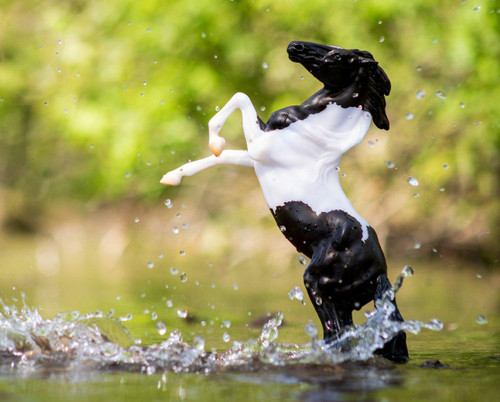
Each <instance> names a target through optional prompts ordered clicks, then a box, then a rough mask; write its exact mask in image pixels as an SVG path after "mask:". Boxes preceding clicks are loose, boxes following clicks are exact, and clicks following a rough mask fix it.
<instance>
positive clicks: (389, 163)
mask: <svg viewBox="0 0 500 402" xmlns="http://www.w3.org/2000/svg"><path fill="white" fill-rule="evenodd" d="M384 163H385V166H387V168H388V169H394V166H396V165H395V164H394V162H391V161H389V160H387V161H385V162H384Z"/></svg>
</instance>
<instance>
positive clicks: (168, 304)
mask: <svg viewBox="0 0 500 402" xmlns="http://www.w3.org/2000/svg"><path fill="white" fill-rule="evenodd" d="M165 304H166V305H167V307H168V308H172V307H173V306H174V303H172V300H167V302H166V303H165Z"/></svg>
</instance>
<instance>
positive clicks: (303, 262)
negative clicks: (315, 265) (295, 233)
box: [299, 256, 307, 265]
mask: <svg viewBox="0 0 500 402" xmlns="http://www.w3.org/2000/svg"><path fill="white" fill-rule="evenodd" d="M299 262H300V263H301V264H302V265H306V264H307V260H306V259H305V258H304V257H302V256H300V257H299Z"/></svg>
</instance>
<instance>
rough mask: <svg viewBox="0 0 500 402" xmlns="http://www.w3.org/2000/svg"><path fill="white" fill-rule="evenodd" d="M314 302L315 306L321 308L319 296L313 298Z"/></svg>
mask: <svg viewBox="0 0 500 402" xmlns="http://www.w3.org/2000/svg"><path fill="white" fill-rule="evenodd" d="M314 302H315V303H316V305H317V306H321V305H322V304H323V299H322V298H321V297H320V296H316V297H315V298H314Z"/></svg>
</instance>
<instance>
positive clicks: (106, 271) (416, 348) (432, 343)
mask: <svg viewBox="0 0 500 402" xmlns="http://www.w3.org/2000/svg"><path fill="white" fill-rule="evenodd" d="M44 241H45V240H40V239H37V238H31V237H29V238H20V239H17V240H15V241H14V243H9V244H6V243H5V240H4V241H3V243H0V246H2V249H3V250H4V251H5V250H10V251H11V253H10V254H9V253H8V252H7V253H5V252H4V253H2V255H1V256H0V263H1V264H2V267H7V268H9V267H10V268H11V269H5V270H4V271H3V275H4V280H3V281H2V288H1V293H2V299H3V300H4V303H5V306H4V310H3V311H2V314H3V319H2V328H1V334H2V336H4V335H5V334H6V333H7V332H8V331H7V327H9V325H10V329H11V330H12V328H13V327H15V331H14V332H15V334H14V335H13V334H12V331H11V332H10V333H9V335H8V336H7V338H5V337H4V338H2V340H1V341H0V343H1V344H2V345H3V346H6V345H7V344H8V343H9V340H10V341H12V340H13V341H14V344H13V345H11V347H10V348H9V347H4V348H3V354H2V357H1V363H0V397H1V398H2V399H7V400H9V399H11V400H48V399H51V400H67V399H68V397H71V399H72V400H105V399H106V400H109V399H118V400H156V399H185V400H200V399H201V400H232V399H237V400H256V399H263V400H268V399H283V400H290V399H305V400H351V399H353V400H365V399H366V400H399V399H409V400H429V399H439V400H489V399H494V398H496V395H497V392H498V390H499V386H498V384H500V347H499V346H500V345H499V339H500V337H499V332H500V328H499V325H498V322H499V321H498V318H499V314H498V304H499V295H498V284H499V277H498V275H497V274H495V273H494V272H492V271H488V270H486V269H485V268H484V267H480V266H477V267H470V266H468V267H463V266H460V265H457V264H456V263H454V262H452V261H443V259H442V258H441V257H438V256H437V259H436V260H435V261H429V262H426V263H425V264H424V263H422V262H419V261H417V262H416V264H415V263H414V261H405V263H407V262H410V263H411V264H412V265H414V268H415V275H414V276H413V277H411V278H408V279H406V281H405V283H404V285H403V287H402V289H401V290H400V291H399V292H398V294H397V298H398V304H399V306H400V309H401V311H402V312H403V315H404V316H405V318H406V319H407V320H421V321H423V322H430V320H431V319H432V318H434V317H436V318H438V319H440V320H442V321H443V323H444V328H443V330H442V331H438V332H436V331H428V330H426V329H424V330H422V331H421V332H420V333H419V334H418V335H413V334H409V336H408V346H409V351H410V357H411V360H410V362H409V363H408V364H405V365H399V364H394V363H392V362H388V361H386V360H384V359H381V358H378V357H376V358H373V357H371V355H372V352H373V349H374V348H375V346H374V345H372V347H370V346H367V344H366V343H365V344H362V343H359V345H360V349H356V348H354V351H353V350H351V351H346V350H345V348H344V353H338V352H335V351H332V350H325V346H324V345H322V343H321V342H320V341H316V340H315V341H311V335H312V334H314V325H316V326H318V327H319V323H318V322H317V320H316V318H315V314H314V311H313V309H312V306H311V304H310V302H309V300H306V301H305V304H303V303H301V301H300V300H297V295H299V294H300V293H297V291H296V290H294V289H295V287H296V286H298V287H299V289H301V288H302V284H301V283H300V280H301V277H302V271H303V268H304V265H302V263H301V262H300V261H299V259H298V258H297V255H295V254H294V253H290V257H289V258H288V259H285V260H284V263H282V264H281V265H282V266H279V267H276V266H272V265H270V264H269V262H268V261H267V260H266V258H265V257H266V256H263V255H259V254H255V257H254V258H252V259H248V260H239V261H237V262H236V263H235V262H231V261H230V262H229V263H228V262H227V261H224V260H223V259H220V258H219V257H218V256H208V257H207V256H201V257H200V256H196V255H193V253H192V249H190V248H189V244H186V245H185V246H184V245H183V246H182V247H185V249H186V255H181V253H180V252H179V249H181V247H180V246H178V245H177V244H172V245H170V248H169V249H168V250H166V251H165V247H164V245H157V244H154V242H149V243H147V242H144V243H143V242H137V243H136V244H140V245H141V246H140V247H139V248H137V246H134V247H132V248H131V249H129V250H126V251H125V252H124V255H123V256H122V258H121V259H120V260H119V262H118V263H116V262H115V264H110V259H109V258H111V257H110V256H109V255H108V256H107V257H106V256H104V257H106V258H107V259H106V258H104V257H103V255H102V248H101V251H100V252H101V255H100V258H101V259H99V258H98V257H99V254H98V252H99V248H98V247H92V243H91V242H92V240H91V239H89V240H87V241H88V242H89V244H86V245H85V246H84V247H83V248H82V250H83V251H84V255H83V254H79V253H78V252H77V251H75V250H68V249H64V247H63V246H61V244H66V243H65V242H67V237H66V238H65V242H63V243H60V244H58V243H57V242H56V243H54V244H53V245H52V246H54V247H55V248H53V249H52V252H54V250H56V249H57V250H59V251H58V253H59V254H58V257H59V265H54V264H53V265H52V269H53V270H54V272H53V273H51V272H52V271H50V267H51V265H50V261H52V262H53V261H56V259H55V258H54V254H52V257H51V254H50V250H51V249H50V247H51V246H50V245H48V244H47V243H44ZM184 244H185V243H184ZM6 245H8V246H9V247H5V246H6ZM108 246H109V244H108ZM66 247H68V248H70V247H69V246H67V245H66ZM20 249H22V250H33V251H32V253H31V255H30V253H24V254H20V253H18V252H17V251H18V250H20ZM95 250H97V251H95ZM161 251H163V252H164V253H165V255H163V256H161V255H160V252H161ZM70 252H72V253H73V254H71V253H70ZM94 252H95V254H93V253H94ZM44 253H45V254H44ZM68 255H70V256H71V257H72V258H68ZM75 256H77V257H79V258H76V259H75ZM438 258H439V259H438ZM151 263H152V264H151ZM151 265H153V267H151ZM403 265H404V264H401V263H399V262H394V261H392V262H391V263H390V266H391V267H394V268H393V269H392V271H391V272H390V276H391V278H392V279H394V278H395V276H396V275H397V274H398V273H399V272H398V271H401V268H402V266H403ZM172 266H175V267H176V268H177V269H176V270H172V269H171V267H172ZM398 267H399V268H398ZM14 268H15V269H14ZM55 268H57V270H56V269H55ZM172 272H174V274H173V273H172ZM183 273H185V274H186V275H185V276H182V274H183ZM262 278H265V281H263V279H262ZM13 287H14V288H13ZM292 290H294V291H292ZM290 291H292V292H291V294H292V296H294V297H293V299H291V298H290V297H289V292H290ZM22 292H24V293H26V301H25V307H24V310H23V305H24V304H23V301H22ZM13 298H15V299H17V301H16V300H13ZM299 299H300V297H299ZM14 305H15V306H16V309H17V310H15V309H13V306H14ZM26 306H29V307H26ZM382 307H383V306H382ZM5 309H6V310H5ZM98 309H101V310H102V311H104V313H102V312H100V311H96V310H98ZM77 310H78V311H80V313H78V312H76V311H77ZM110 310H113V311H110ZM372 310H373V306H367V307H366V308H364V309H363V313H365V314H359V316H357V317H356V320H355V321H356V322H357V324H358V325H359V327H358V329H357V331H358V332H357V333H356V335H358V336H359V337H362V336H363V335H362V330H361V329H360V328H364V329H365V330H366V329H367V328H368V327H369V325H367V324H366V317H365V315H366V313H369V312H370V311H372ZM382 310H383V309H382ZM61 311H75V312H73V313H61ZM269 311H270V312H271V313H270V314H268V312H269ZM277 311H281V312H282V313H283V322H282V323H281V324H282V325H281V326H278V324H279V323H280V321H281V318H280V317H281V316H280V315H276V312H277ZM88 312H91V313H88ZM382 315H384V314H382ZM479 315H484V317H485V318H486V321H487V322H486V323H484V320H481V319H479V320H478V316H479ZM273 317H275V318H274V321H273V320H272V321H271V324H266V322H267V321H269V319H270V318H273ZM373 320H374V321H373ZM368 321H369V320H368ZM382 321H383V320H382V319H381V318H380V317H375V318H374V319H373V317H372V322H375V323H376V326H378V327H377V328H378V329H382V328H383V325H380V323H381V322H382ZM160 322H161V323H162V324H163V325H162V324H160ZM34 323H38V324H37V325H35V326H34V327H33V326H32V324H34ZM273 323H274V324H273ZM266 325H267V327H266ZM408 325H410V323H408ZM33 328H35V329H33ZM23 331H24V332H23ZM37 331H38V332H37ZM44 331H45V332H44ZM28 334H29V335H28ZM364 334H365V335H366V332H365V333H364ZM33 335H35V336H33ZM181 336H182V341H181V339H180V337H181ZM201 338H203V340H202V339H201ZM351 344H352V342H351ZM368 344H370V342H368ZM360 351H361V352H363V353H360Z"/></svg>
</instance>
